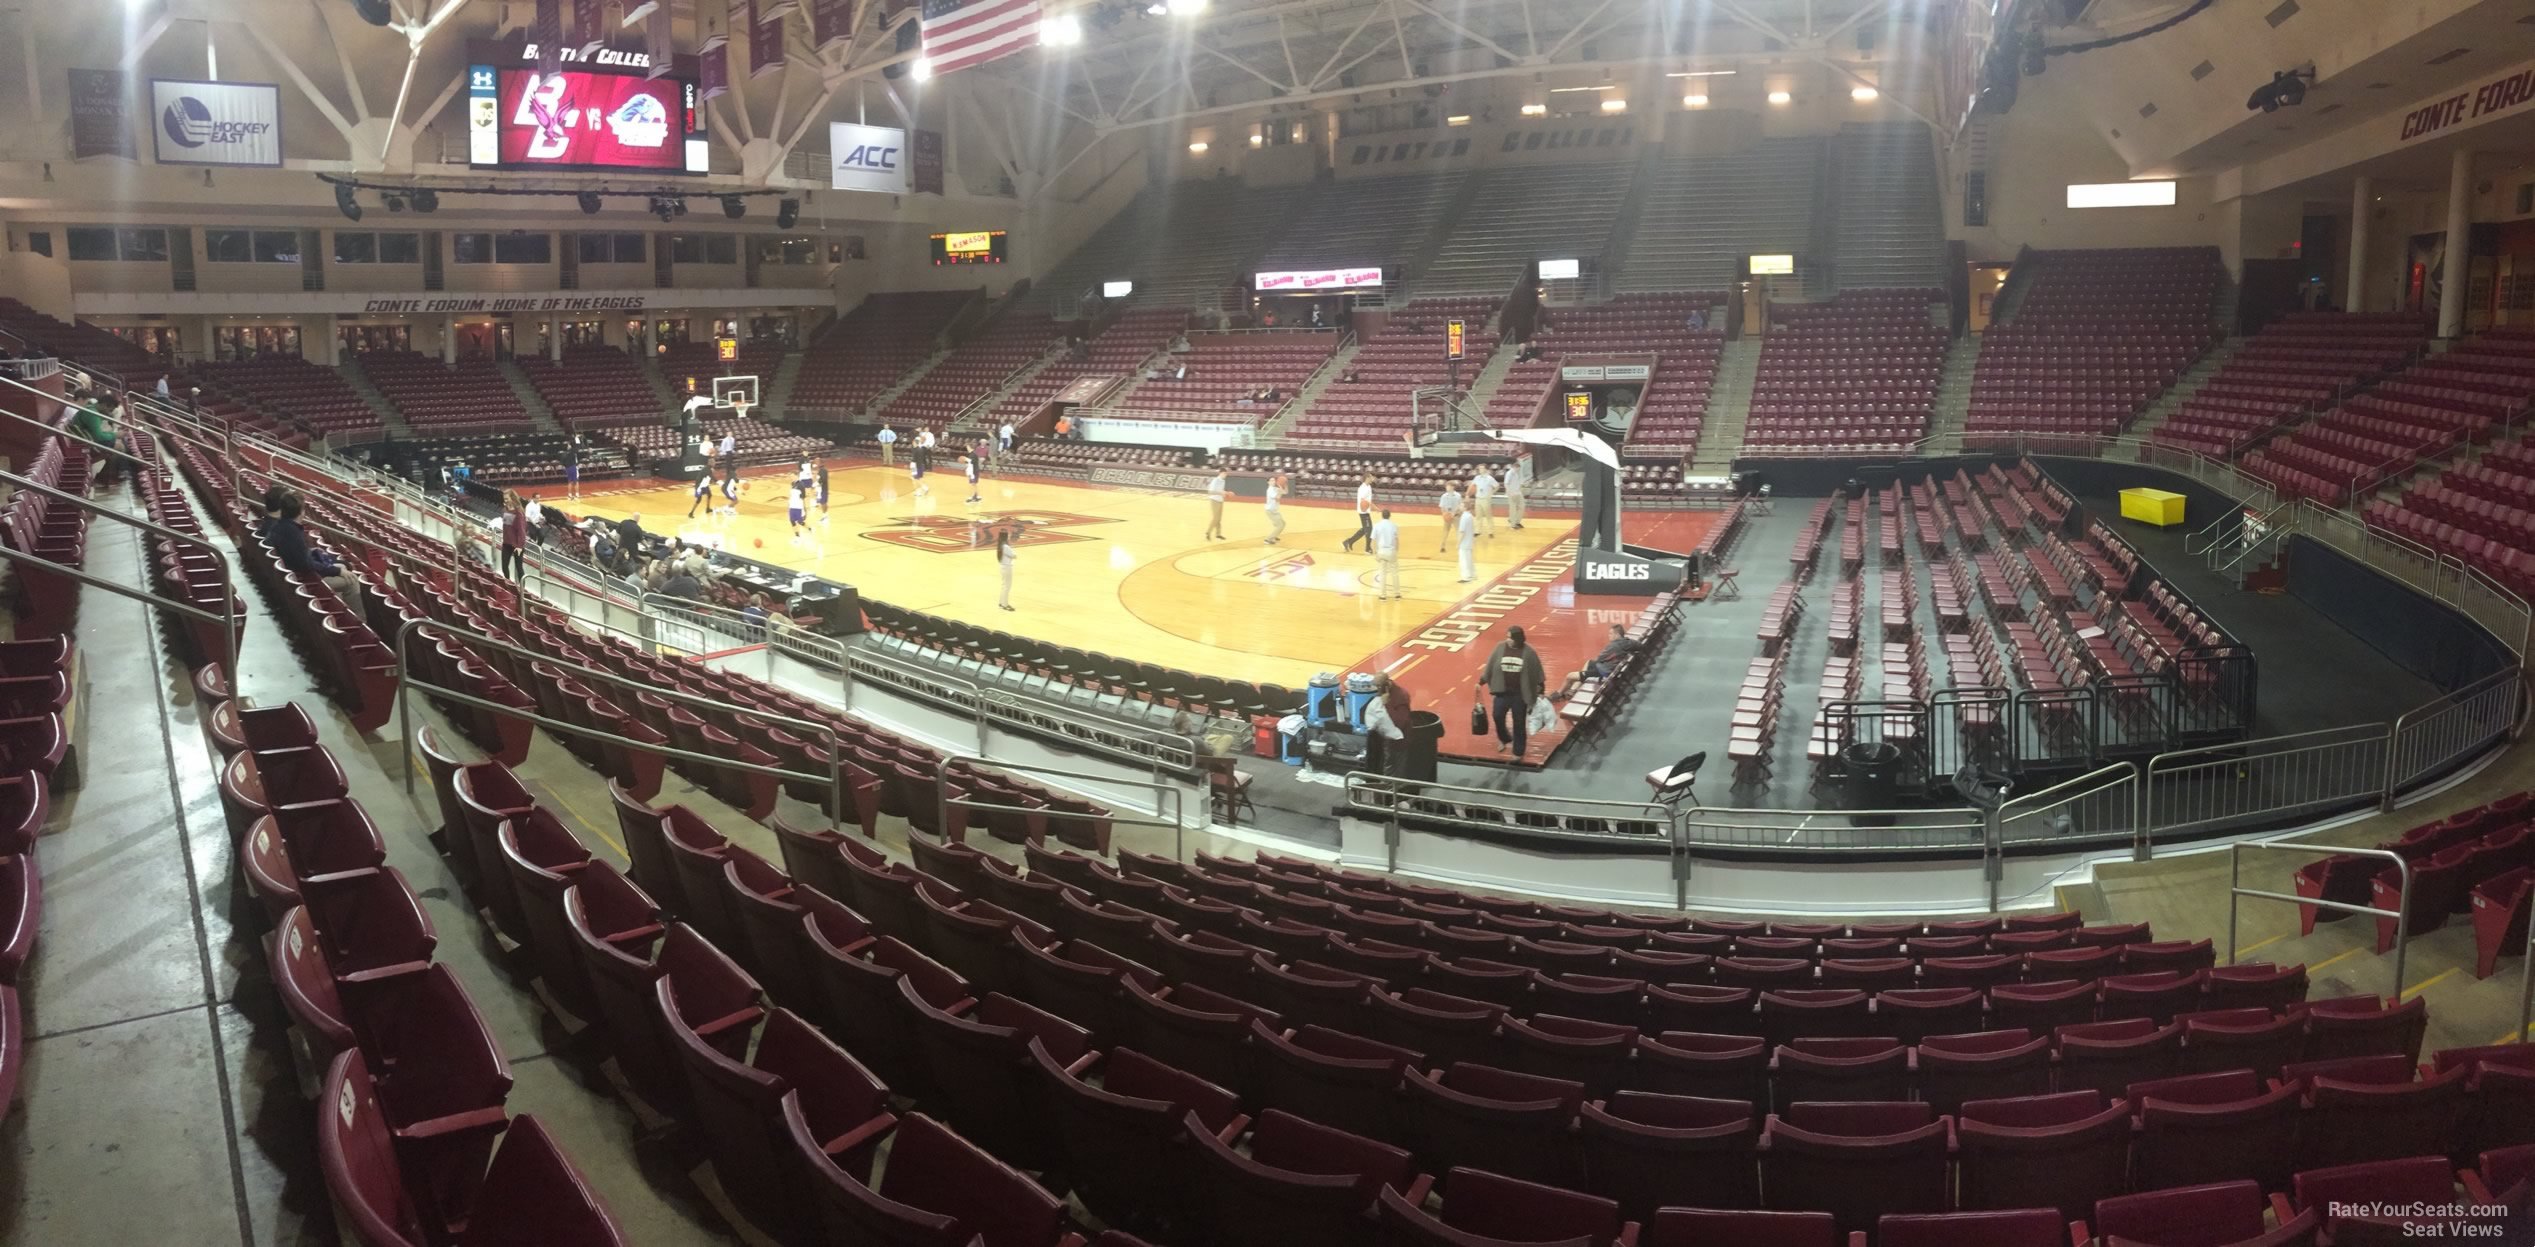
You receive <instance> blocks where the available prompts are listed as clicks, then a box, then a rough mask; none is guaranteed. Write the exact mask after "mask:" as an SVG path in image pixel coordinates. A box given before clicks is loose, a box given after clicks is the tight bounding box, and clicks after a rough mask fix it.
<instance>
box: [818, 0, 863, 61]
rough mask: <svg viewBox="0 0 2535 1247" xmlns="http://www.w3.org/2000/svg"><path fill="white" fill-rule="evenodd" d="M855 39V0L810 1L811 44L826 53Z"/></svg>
mask: <svg viewBox="0 0 2535 1247" xmlns="http://www.w3.org/2000/svg"><path fill="white" fill-rule="evenodd" d="M853 37H854V0H810V43H811V44H812V45H813V46H815V47H817V48H818V49H819V50H820V51H822V52H824V51H826V50H828V49H829V48H832V47H834V46H836V45H837V44H840V43H844V42H846V41H848V40H850V39H852V38H853Z"/></svg>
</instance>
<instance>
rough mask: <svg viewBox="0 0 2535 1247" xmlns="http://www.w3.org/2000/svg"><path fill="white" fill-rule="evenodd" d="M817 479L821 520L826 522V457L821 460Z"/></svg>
mask: <svg viewBox="0 0 2535 1247" xmlns="http://www.w3.org/2000/svg"><path fill="white" fill-rule="evenodd" d="M817 479H818V483H819V522H820V523H822V524H824V523H826V522H827V461H826V460H825V459H821V460H819V466H818V478H817Z"/></svg>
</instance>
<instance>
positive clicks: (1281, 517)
mask: <svg viewBox="0 0 2535 1247" xmlns="http://www.w3.org/2000/svg"><path fill="white" fill-rule="evenodd" d="M1261 510H1264V511H1265V512H1267V522H1268V535H1267V543H1268V544H1269V545H1278V544H1281V543H1282V542H1283V541H1284V539H1285V474H1284V473H1282V472H1277V473H1272V474H1270V475H1269V477H1268V481H1267V502H1266V504H1265V505H1264V506H1262V507H1261Z"/></svg>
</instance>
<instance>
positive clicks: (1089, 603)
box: [541, 461, 1575, 715]
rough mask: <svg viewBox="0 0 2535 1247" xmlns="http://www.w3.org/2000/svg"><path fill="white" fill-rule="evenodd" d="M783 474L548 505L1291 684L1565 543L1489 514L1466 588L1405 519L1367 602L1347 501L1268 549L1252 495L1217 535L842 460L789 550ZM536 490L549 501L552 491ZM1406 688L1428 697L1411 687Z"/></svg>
mask: <svg viewBox="0 0 2535 1247" xmlns="http://www.w3.org/2000/svg"><path fill="white" fill-rule="evenodd" d="M789 476H790V473H789V472H778V473H769V474H761V475H756V476H750V477H747V478H745V484H746V489H745V491H744V493H743V496H742V497H741V499H740V501H739V505H738V509H737V511H738V513H737V514H736V515H734V516H731V517H728V518H718V517H717V518H711V519H707V518H705V517H704V516H703V515H702V514H700V513H699V515H698V516H697V518H695V519H693V520H688V519H685V518H683V517H684V516H685V514H686V511H687V506H688V501H689V498H688V492H687V488H686V487H685V486H683V485H674V484H663V485H657V486H651V487H646V488H639V489H625V490H615V491H608V492H604V493H602V492H597V491H585V492H584V493H583V494H582V501H581V503H580V504H579V506H578V507H575V506H574V505H573V504H572V503H570V502H568V501H563V502H562V505H563V506H564V508H565V509H566V510H576V511H577V510H581V509H587V510H589V511H590V512H592V513H595V514H598V515H603V516H606V517H608V518H611V519H612V518H615V517H617V516H620V515H622V514H624V513H625V512H626V511H628V510H631V511H633V512H636V513H638V514H639V515H641V516H642V522H643V527H644V528H646V529H648V530H650V531H653V532H668V533H674V534H676V535H678V536H680V537H683V538H686V539H688V540H690V541H701V542H705V543H707V544H717V545H719V546H721V547H722V548H725V549H729V550H732V551H733V552H735V553H740V554H745V555H747V556H749V557H751V558H756V559H760V560H763V561H765V562H769V563H775V564H780V565H782V566H786V567H792V568H796V569H798V570H801V571H806V572H810V573H812V574H814V575H818V576H823V577H827V578H829V579H833V580H839V581H843V582H845V583H848V584H852V585H854V586H855V587H856V588H858V589H859V590H861V591H862V593H863V594H864V595H865V596H867V597H872V598H877V599H879V600H881V601H884V602H888V603H891V604H892V605H896V606H901V607H905V608H907V609H911V610H919V611H924V612H926V613H929V614H935V615H940V616H943V617H945V618H950V619H957V620H961V621H964V622H967V623H972V624H978V625H981V626H985V627H990V628H998V629H1003V630H1006V631H1011V632H1017V633H1021V634H1023V635H1027V636H1032V637H1036V638H1038V639H1041V640H1045V641H1050V642H1054V643H1057V644H1061V645H1071V646H1074V647H1077V648H1080V649H1086V650H1095V651H1098V652H1101V653H1105V654H1111V655H1115V656H1118V657H1124V658H1135V659H1139V660H1142V661H1145V662H1152V663H1159V664H1162V665H1165V666H1171V667H1178V668H1181V669H1183V670H1189V671H1202V672H1207V673H1209V674H1213V675H1219V676H1224V677H1227V678H1231V679H1237V680H1251V681H1259V682H1267V683H1276V684H1283V685H1286V686H1289V687H1299V686H1301V685H1302V684H1303V683H1304V682H1305V681H1307V680H1309V679H1310V678H1311V676H1312V675H1313V674H1314V673H1315V672H1320V671H1341V672H1343V671H1349V670H1357V669H1360V668H1362V667H1363V666H1364V665H1365V662H1366V660H1367V659H1368V658H1369V657H1371V656H1373V655H1376V654H1382V653H1384V652H1386V651H1388V652H1392V653H1396V652H1397V651H1395V650H1392V648H1391V647H1392V646H1393V645H1394V643H1395V642H1399V641H1400V640H1402V639H1403V638H1407V637H1413V636H1415V635H1416V634H1418V633H1419V632H1420V631H1422V630H1424V629H1425V628H1426V627H1427V625H1428V624H1429V623H1430V622H1432V621H1435V620H1437V619H1440V618H1443V617H1445V616H1447V615H1450V614H1452V613H1453V612H1454V611H1456V610H1458V609H1460V608H1462V607H1463V606H1464V605H1465V604H1466V603H1468V602H1470V601H1472V600H1473V599H1475V598H1477V597H1478V596H1479V594H1480V592H1481V591H1483V590H1485V589H1487V588H1488V586H1489V584H1490V582H1492V581H1495V580H1497V579H1499V578H1500V577H1503V576H1505V575H1507V574H1508V573H1510V572H1513V571H1515V570H1516V569H1518V568H1521V567H1523V566H1524V565H1526V564H1530V563H1533V562H1534V561H1535V560H1536V559H1537V558H1538V556H1540V555H1541V554H1542V553H1543V552H1545V551H1548V550H1550V549H1551V548H1552V547H1553V546H1556V545H1557V544H1559V543H1560V542H1562V541H1564V540H1566V539H1567V538H1569V537H1571V536H1573V535H1574V532H1575V524H1574V522H1573V521H1572V520H1569V519H1565V518H1559V517H1546V516H1542V515H1541V514H1540V513H1539V512H1537V511H1535V512H1533V514H1532V516H1531V517H1530V518H1529V522H1528V523H1526V524H1525V526H1524V527H1523V529H1522V530H1520V531H1515V530H1513V529H1509V528H1507V527H1506V525H1505V524H1504V522H1503V516H1502V507H1501V506H1500V508H1499V510H1500V514H1499V518H1498V523H1497V526H1496V535H1495V536H1493V537H1487V536H1482V537H1481V538H1480V539H1479V543H1478V555H1477V560H1476V562H1477V571H1478V575H1477V578H1476V579H1475V580H1474V581H1473V582H1472V583H1470V584H1462V583H1459V576H1460V568H1459V565H1458V562H1457V557H1456V555H1455V554H1454V553H1453V552H1451V551H1446V552H1444V553H1441V554H1438V553H1437V552H1436V550H1435V544H1436V541H1437V539H1438V538H1439V536H1440V535H1441V530H1440V525H1441V521H1440V520H1439V519H1438V517H1437V516H1436V515H1435V512H1434V510H1433V509H1432V508H1431V507H1424V508H1420V509H1418V510H1415V511H1403V512H1400V513H1399V514H1398V515H1397V516H1396V518H1397V519H1398V520H1399V522H1400V524H1401V528H1402V532H1401V538H1400V553H1401V558H1400V571H1401V579H1402V580H1403V582H1404V583H1405V586H1406V593H1407V597H1406V600H1404V601H1399V602H1382V601H1378V600H1377V599H1376V597H1375V595H1374V587H1373V570H1374V569H1373V558H1372V556H1371V555H1369V554H1365V553H1362V552H1361V551H1362V547H1361V546H1359V547H1358V552H1356V553H1347V552H1344V551H1341V550H1340V549H1339V545H1340V543H1341V542H1343V541H1344V540H1345V539H1346V538H1347V537H1349V536H1351V535H1353V534H1354V532H1355V531H1356V523H1355V513H1354V511H1353V509H1352V507H1351V506H1346V505H1341V504H1334V503H1325V502H1317V501H1312V502H1288V503H1287V504H1286V505H1285V520H1286V529H1285V538H1284V541H1283V542H1282V544H1279V545H1274V546H1270V545H1266V544H1263V543H1262V541H1261V538H1262V537H1264V536H1265V535H1266V532H1267V525H1266V523H1265V521H1264V519H1263V518H1262V513H1261V510H1260V507H1259V504H1258V502H1257V501H1256V500H1243V499H1234V500H1232V501H1230V502H1227V503H1226V504H1225V507H1224V532H1225V533H1226V535H1227V537H1228V538H1229V539H1228V540H1224V541H1206V540H1203V539H1202V535H1203V533H1204V531H1205V526H1206V501H1205V499H1204V498H1203V497H1200V496H1196V495H1190V494H1172V493H1162V492H1158V491H1145V490H1131V489H1121V488H1113V487H1107V486H1092V485H1081V484H1073V483H1066V482H1057V481H1050V480H1043V479H1039V478H1019V479H994V478H989V479H988V480H986V481H985V482H983V491H984V501H983V502H982V503H981V504H979V505H976V506H969V505H967V504H965V503H964V502H963V501H962V499H963V498H965V497H966V495H967V487H966V482H965V481H964V480H963V479H962V478H961V477H960V476H959V474H958V473H957V472H956V471H954V472H949V473H943V472H939V471H937V472H935V473H933V474H931V475H930V476H928V477H927V478H926V481H927V483H928V485H930V487H931V492H930V493H929V494H927V495H925V496H920V497H919V496H915V495H914V494H913V493H912V492H911V488H910V482H909V481H908V479H907V473H906V469H905V467H904V466H903V465H901V466H899V467H896V468H882V467H880V466H878V465H876V464H872V463H869V462H868V461H861V462H857V461H837V462H834V463H832V464H831V466H830V469H829V484H830V489H831V495H830V499H829V515H828V519H827V522H826V524H825V525H824V526H822V525H820V524H819V522H818V514H817V508H816V507H815V506H813V507H812V508H811V526H812V529H813V531H812V532H811V533H810V535H808V536H806V537H802V538H799V539H797V540H796V539H795V538H794V537H793V536H792V535H791V532H790V528H789V526H788V524H787V523H786V520H785V515H784V488H783V486H784V483H785V481H786V480H787V479H788V478H789ZM541 496H542V497H545V498H546V499H548V500H550V501H561V500H560V499H558V498H557V497H556V496H555V495H554V494H553V493H551V492H547V493H544V494H542V495H541ZM1005 521H1010V522H1016V523H1018V524H1019V525H1021V531H1022V532H1023V534H1024V537H1023V544H1022V546H1021V550H1020V557H1019V559H1018V562H1017V564H1016V566H1015V568H1014V577H1013V590H1012V604H1013V606H1014V608H1015V613H1006V612H1004V611H1001V610H997V609H996V607H995V592H996V574H995V561H994V538H993V536H992V535H991V534H992V528H991V525H993V524H995V523H998V522H1005ZM1483 652H1484V650H1482V653H1483ZM1410 688H1411V690H1412V691H1413V692H1422V691H1423V690H1420V689H1419V688H1418V686H1417V684H1416V683H1415V682H1413V681H1412V682H1410ZM1419 700H1420V701H1421V702H1423V701H1424V700H1425V699H1424V698H1423V697H1422V696H1421V697H1420V699H1419ZM1462 713H1463V714H1465V715H1466V713H1467V710H1466V708H1464V709H1463V711H1462Z"/></svg>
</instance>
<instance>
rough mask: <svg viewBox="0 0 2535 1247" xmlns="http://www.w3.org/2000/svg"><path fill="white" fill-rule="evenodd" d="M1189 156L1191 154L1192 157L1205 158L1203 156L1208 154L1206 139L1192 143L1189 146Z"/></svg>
mask: <svg viewBox="0 0 2535 1247" xmlns="http://www.w3.org/2000/svg"><path fill="white" fill-rule="evenodd" d="M1188 154H1189V155H1191V156H1203V155H1205V154H1206V140H1204V139H1199V140H1197V141H1196V142H1193V143H1190V144H1189V145H1188Z"/></svg>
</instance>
